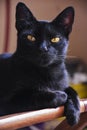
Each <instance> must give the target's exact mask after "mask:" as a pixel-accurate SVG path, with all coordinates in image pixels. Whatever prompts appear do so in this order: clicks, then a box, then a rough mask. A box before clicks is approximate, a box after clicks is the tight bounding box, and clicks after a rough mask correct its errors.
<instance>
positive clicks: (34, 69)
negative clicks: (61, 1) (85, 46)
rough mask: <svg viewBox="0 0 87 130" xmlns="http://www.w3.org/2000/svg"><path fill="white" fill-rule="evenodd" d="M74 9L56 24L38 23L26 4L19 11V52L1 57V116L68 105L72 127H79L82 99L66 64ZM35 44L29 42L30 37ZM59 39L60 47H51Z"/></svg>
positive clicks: (18, 8)
mask: <svg viewBox="0 0 87 130" xmlns="http://www.w3.org/2000/svg"><path fill="white" fill-rule="evenodd" d="M73 21H74V9H73V7H68V8H66V9H65V10H64V11H63V12H62V13H60V14H59V15H58V16H57V17H56V18H55V19H54V20H53V21H51V22H47V21H38V20H36V18H35V17H34V16H33V14H32V13H31V11H30V10H29V9H28V8H27V7H26V5H24V4H23V3H18V5H17V7H16V28H17V31H18V34H17V35H18V39H17V49H16V51H15V52H14V53H13V54H1V55H0V115H1V116H2V115H5V114H11V113H16V112H22V111H29V110H37V109H42V108H52V107H58V106H61V105H65V116H66V118H67V120H68V122H69V124H70V125H74V124H76V123H78V120H79V114H80V111H79V99H78V96H77V93H76V92H75V91H74V90H73V89H72V88H70V87H69V84H68V75H67V71H66V67H65V64H64V60H65V56H66V53H67V47H68V40H69V34H70V32H71V30H72V24H73ZM29 34H30V35H33V36H34V37H35V38H36V41H33V42H31V41H29V40H28V39H27V36H28V35H29ZM53 37H59V38H60V40H59V42H58V43H52V42H51V39H52V38H53Z"/></svg>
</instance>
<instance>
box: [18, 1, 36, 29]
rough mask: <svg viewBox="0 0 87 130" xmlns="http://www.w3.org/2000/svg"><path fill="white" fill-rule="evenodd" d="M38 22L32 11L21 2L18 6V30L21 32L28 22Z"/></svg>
mask: <svg viewBox="0 0 87 130" xmlns="http://www.w3.org/2000/svg"><path fill="white" fill-rule="evenodd" d="M34 20H36V19H35V17H34V16H33V14H32V13H31V11H30V10H29V9H28V8H27V6H26V5H25V4H24V3H21V2H19V3H18V4H17V6H16V28H17V30H21V29H22V28H24V26H25V25H26V22H32V21H34Z"/></svg>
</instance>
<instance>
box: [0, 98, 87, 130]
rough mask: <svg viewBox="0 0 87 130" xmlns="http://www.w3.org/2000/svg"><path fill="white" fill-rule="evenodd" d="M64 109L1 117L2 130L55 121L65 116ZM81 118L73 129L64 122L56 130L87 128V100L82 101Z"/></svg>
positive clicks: (0, 127) (13, 129) (80, 129)
mask: <svg viewBox="0 0 87 130" xmlns="http://www.w3.org/2000/svg"><path fill="white" fill-rule="evenodd" d="M63 111H64V107H63V106H62V107H59V108H56V109H55V108H53V109H43V110H38V111H33V112H24V113H19V114H18V113H17V114H12V115H9V116H3V117H0V130H16V129H18V128H22V127H26V126H30V125H34V124H37V123H41V122H46V121H49V120H53V119H55V118H58V117H61V116H63ZM80 112H81V118H80V122H79V123H78V125H75V126H73V127H71V126H69V125H68V124H67V121H66V120H64V121H63V122H62V123H61V124H59V125H58V126H57V127H56V128H55V130H63V129H64V130H82V129H83V128H84V127H85V126H87V99H85V100H81V101H80Z"/></svg>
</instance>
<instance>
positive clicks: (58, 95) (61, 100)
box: [53, 91, 67, 107]
mask: <svg viewBox="0 0 87 130" xmlns="http://www.w3.org/2000/svg"><path fill="white" fill-rule="evenodd" d="M66 101H67V94H66V93H65V92H63V91H55V96H54V99H53V104H54V106H56V107H58V106H61V105H64V104H65V103H66Z"/></svg>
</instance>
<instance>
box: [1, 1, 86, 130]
mask: <svg viewBox="0 0 87 130" xmlns="http://www.w3.org/2000/svg"><path fill="white" fill-rule="evenodd" d="M18 2H24V3H25V4H26V5H27V6H28V7H29V8H30V10H31V11H32V12H33V14H34V16H35V17H36V18H37V19H38V20H43V19H44V20H49V21H50V20H52V19H54V18H55V17H56V16H57V15H58V14H59V13H60V12H61V11H62V10H63V9H65V8H66V7H67V6H73V7H74V8H75V22H74V26H73V30H72V33H71V35H70V44H69V49H68V53H67V59H66V66H67V70H68V72H69V81H70V84H71V86H72V87H73V88H74V89H75V90H76V91H77V92H78V94H79V96H80V98H87V0H0V53H4V52H10V53H13V52H14V51H15V49H16V45H17V43H16V41H17V36H16V34H17V31H16V29H15V8H16V5H17V3H18ZM52 125H53V124H52ZM47 127H50V126H49V125H48V124H47ZM51 128H52V126H51V127H50V130H51ZM46 129H49V128H46Z"/></svg>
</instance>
